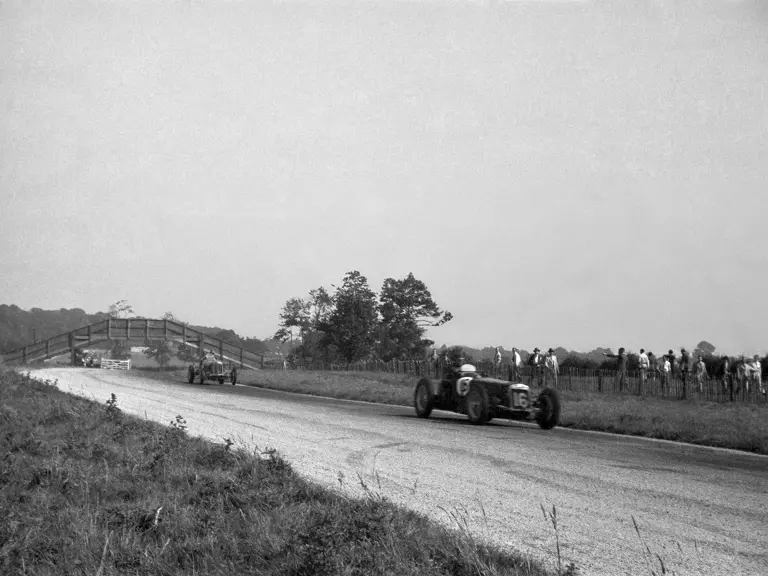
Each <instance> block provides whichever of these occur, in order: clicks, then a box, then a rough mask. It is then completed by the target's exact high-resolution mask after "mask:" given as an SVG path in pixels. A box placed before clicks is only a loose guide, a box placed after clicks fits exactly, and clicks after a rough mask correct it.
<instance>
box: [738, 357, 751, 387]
mask: <svg viewBox="0 0 768 576" xmlns="http://www.w3.org/2000/svg"><path fill="white" fill-rule="evenodd" d="M747 372H748V370H747V361H746V360H745V359H744V355H743V354H742V355H741V357H740V358H739V359H738V360H737V362H736V384H737V385H736V392H737V393H738V392H740V391H741V390H742V389H744V388H746V390H747V392H749V380H747Z"/></svg>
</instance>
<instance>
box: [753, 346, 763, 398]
mask: <svg viewBox="0 0 768 576" xmlns="http://www.w3.org/2000/svg"><path fill="white" fill-rule="evenodd" d="M753 366H754V373H753V377H754V379H755V385H756V387H757V388H758V390H760V394H762V395H763V396H765V395H766V394H765V388H763V365H762V363H761V362H760V356H758V355H757V354H755V361H754V363H753Z"/></svg>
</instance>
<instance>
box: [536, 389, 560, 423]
mask: <svg viewBox="0 0 768 576" xmlns="http://www.w3.org/2000/svg"><path fill="white" fill-rule="evenodd" d="M537 404H538V408H539V411H538V412H537V413H536V422H538V424H539V427H540V428H542V429H544V430H551V429H552V428H554V427H555V426H557V425H558V424H560V394H558V393H557V390H553V389H552V388H545V389H544V390H542V391H541V394H539V399H538V402H537Z"/></svg>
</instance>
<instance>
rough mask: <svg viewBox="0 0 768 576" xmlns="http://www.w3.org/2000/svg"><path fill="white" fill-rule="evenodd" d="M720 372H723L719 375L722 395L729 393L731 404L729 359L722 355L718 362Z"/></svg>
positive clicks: (731, 382)
mask: <svg viewBox="0 0 768 576" xmlns="http://www.w3.org/2000/svg"><path fill="white" fill-rule="evenodd" d="M720 370H722V372H723V373H722V374H721V384H722V386H723V394H724V395H725V394H728V393H729V392H730V396H731V402H733V377H732V375H731V359H730V358H728V356H726V355H723V358H722V360H721V362H720Z"/></svg>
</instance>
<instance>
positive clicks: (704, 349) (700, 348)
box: [693, 340, 717, 358]
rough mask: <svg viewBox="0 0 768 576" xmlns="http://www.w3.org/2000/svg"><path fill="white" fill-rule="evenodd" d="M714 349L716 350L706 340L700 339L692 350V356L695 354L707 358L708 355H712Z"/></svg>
mask: <svg viewBox="0 0 768 576" xmlns="http://www.w3.org/2000/svg"><path fill="white" fill-rule="evenodd" d="M715 350H717V348H715V347H714V346H713V345H712V344H710V343H709V342H707V341H706V340H702V341H701V342H699V343H698V344H697V345H696V348H695V349H694V350H693V357H694V358H696V357H697V356H703V357H704V358H707V357H709V356H713V355H714V354H715Z"/></svg>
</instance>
